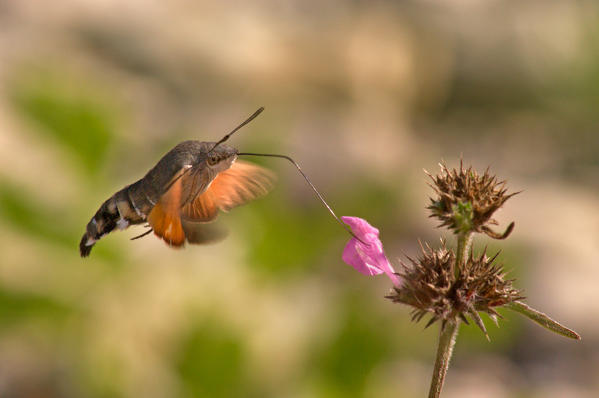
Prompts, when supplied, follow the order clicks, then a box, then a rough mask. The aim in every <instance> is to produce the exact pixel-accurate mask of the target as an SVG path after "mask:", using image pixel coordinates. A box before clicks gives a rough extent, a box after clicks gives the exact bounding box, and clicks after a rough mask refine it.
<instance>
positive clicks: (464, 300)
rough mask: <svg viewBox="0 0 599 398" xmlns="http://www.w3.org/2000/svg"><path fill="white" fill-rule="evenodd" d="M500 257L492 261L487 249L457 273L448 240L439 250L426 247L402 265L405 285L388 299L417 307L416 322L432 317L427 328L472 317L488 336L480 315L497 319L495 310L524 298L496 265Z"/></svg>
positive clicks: (469, 259) (395, 290)
mask: <svg viewBox="0 0 599 398" xmlns="http://www.w3.org/2000/svg"><path fill="white" fill-rule="evenodd" d="M496 258H497V255H495V256H493V257H491V258H489V257H488V256H487V255H486V250H485V252H483V253H482V254H481V255H480V256H478V257H473V256H472V255H470V257H469V258H468V259H467V261H466V262H465V264H464V265H462V266H461V267H460V268H461V269H460V272H459V273H458V272H454V271H455V267H456V266H457V265H456V256H455V253H454V252H453V251H452V250H450V249H447V247H446V245H445V242H444V241H442V242H441V247H440V248H438V249H432V248H431V247H430V246H429V245H428V244H426V245H425V246H424V247H422V252H421V254H420V256H419V257H418V258H417V259H412V258H409V263H407V264H406V263H404V262H402V263H401V264H402V268H403V273H400V276H401V278H402V280H403V283H402V285H401V286H400V287H395V288H393V290H392V291H391V293H390V294H389V295H388V296H387V298H388V299H390V300H392V301H393V302H396V303H402V304H407V305H409V306H411V307H413V311H412V320H414V321H419V320H421V319H422V318H423V317H424V316H425V315H426V314H430V315H431V319H430V321H429V322H428V324H427V327H428V326H430V325H431V324H433V323H434V322H436V321H437V320H441V321H443V323H445V322H447V321H449V320H455V319H457V318H460V319H462V320H464V321H465V322H466V323H468V321H467V317H469V318H470V319H472V320H473V321H474V322H475V324H476V325H477V326H479V327H480V328H481V330H483V332H484V333H485V335H486V329H485V327H484V324H483V322H482V320H481V319H480V316H479V314H478V312H479V311H482V312H486V313H487V314H489V315H490V316H491V318H492V319H495V317H497V316H498V313H497V312H496V311H495V308H497V307H500V306H503V305H506V304H508V303H510V302H512V301H515V300H519V299H522V298H523V297H522V295H521V292H520V291H519V290H518V289H516V288H514V287H513V285H512V282H513V281H512V280H509V279H506V277H505V273H504V272H503V270H502V267H501V266H500V265H498V264H496V263H495V259H496Z"/></svg>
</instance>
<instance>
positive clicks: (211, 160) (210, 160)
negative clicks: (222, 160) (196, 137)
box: [208, 156, 218, 166]
mask: <svg viewBox="0 0 599 398" xmlns="http://www.w3.org/2000/svg"><path fill="white" fill-rule="evenodd" d="M217 163H218V158H217V157H216V156H210V157H209V158H208V164H209V165H210V166H214V165H215V164H217Z"/></svg>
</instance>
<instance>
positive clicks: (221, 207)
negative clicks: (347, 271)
mask: <svg viewBox="0 0 599 398" xmlns="http://www.w3.org/2000/svg"><path fill="white" fill-rule="evenodd" d="M263 110H264V108H260V109H258V110H257V111H256V112H254V114H253V115H252V116H250V117H249V118H248V119H247V120H245V121H244V122H243V123H241V124H240V125H239V126H237V127H236V128H235V129H233V130H232V131H231V132H230V133H228V134H227V135H225V136H224V137H223V138H222V139H220V140H219V141H217V142H200V141H184V142H182V143H180V144H179V145H177V146H175V147H174V148H173V149H171V150H170V151H169V152H168V153H167V154H166V155H164V156H163V157H162V159H160V160H159V161H158V163H157V164H156V166H154V167H153V168H152V169H151V170H150V171H148V173H147V174H146V175H145V176H144V177H143V178H141V179H140V180H138V181H136V182H134V183H133V184H131V185H127V186H126V187H125V188H123V189H121V190H120V191H118V192H117V193H115V194H114V195H113V196H112V197H110V198H109V199H108V200H106V201H105V202H104V203H103V204H102V206H100V209H98V211H97V212H96V214H95V215H94V216H93V217H92V219H91V220H90V222H89V223H88V224H87V228H86V231H85V233H84V234H83V237H82V238H81V242H80V243H79V252H80V254H81V257H87V256H89V254H90V252H91V250H92V247H93V246H94V245H95V244H96V242H97V241H98V240H99V239H100V238H101V237H102V236H104V235H106V234H108V233H110V232H112V231H113V230H114V229H115V228H118V229H120V230H123V229H126V228H128V227H129V226H130V225H136V224H143V223H147V224H148V226H149V227H150V228H151V229H150V230H149V231H147V232H145V233H143V234H141V235H139V236H136V237H134V238H132V239H138V238H141V237H143V236H146V235H148V234H149V233H151V232H152V231H153V232H154V234H155V235H156V236H158V237H159V238H161V239H162V240H164V241H165V242H166V243H167V244H169V245H170V246H171V247H181V246H183V245H184V244H185V242H188V243H193V244H201V243H209V242H212V241H215V240H217V239H219V238H220V237H222V236H223V232H222V230H219V229H218V228H214V226H213V225H212V224H210V223H211V222H213V221H214V220H215V219H216V217H217V215H218V212H219V211H225V212H226V211H229V210H231V209H232V208H234V207H237V206H240V205H243V204H245V203H247V202H249V201H252V200H254V199H257V198H259V197H262V196H264V195H266V193H268V191H269V190H270V189H271V188H272V186H273V183H274V180H275V176H274V174H273V173H272V172H271V171H269V170H266V169H264V168H262V167H260V166H256V165H254V164H251V163H246V162H243V161H237V157H238V156H242V155H246V156H268V157H276V158H283V159H286V160H288V161H290V162H291V163H293V165H294V166H295V167H296V168H297V170H298V171H299V172H300V174H301V175H302V176H303V177H304V179H305V180H306V182H307V183H308V184H309V185H310V187H311V188H312V190H314V192H315V193H316V195H317V196H318V199H319V200H320V201H321V202H322V203H323V204H324V206H325V207H326V208H327V210H328V211H329V213H331V215H332V216H333V217H334V218H335V219H336V220H337V222H339V223H340V224H341V225H342V226H343V228H345V230H346V231H347V232H349V234H350V235H352V236H353V237H355V238H356V239H358V240H359V241H361V242H362V240H361V239H360V238H359V237H357V236H356V235H354V233H353V232H352V231H351V229H349V227H348V226H347V225H346V224H344V223H343V222H342V221H341V220H340V219H339V217H337V215H336V214H335V212H334V211H333V209H331V207H330V206H329V205H328V204H327V202H326V201H325V200H324V198H323V197H322V195H321V194H320V193H319V192H318V190H317V189H316V187H315V186H314V185H313V184H312V182H310V180H309V179H308V177H307V176H306V174H304V172H303V171H302V169H301V168H300V166H299V165H298V164H297V163H296V162H295V161H294V160H293V159H292V158H290V157H289V156H286V155H277V154H264V153H249V152H239V151H238V150H237V149H235V148H233V147H231V146H228V145H223V142H225V141H226V140H228V139H229V137H230V136H231V135H233V134H234V133H235V132H236V131H237V130H239V129H240V128H241V127H243V126H245V125H246V124H247V123H249V122H250V121H252V120H253V119H254V118H255V117H256V116H258V115H259V114H260V113H261V112H262V111H263Z"/></svg>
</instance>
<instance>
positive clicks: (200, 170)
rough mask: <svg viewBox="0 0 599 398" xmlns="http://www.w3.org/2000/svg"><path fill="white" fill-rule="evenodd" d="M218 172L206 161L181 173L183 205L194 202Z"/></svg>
mask: <svg viewBox="0 0 599 398" xmlns="http://www.w3.org/2000/svg"><path fill="white" fill-rule="evenodd" d="M216 176H217V173H216V172H215V171H214V170H213V169H211V168H210V167H207V166H206V164H205V163H200V164H198V165H195V166H192V167H190V168H189V169H185V170H184V172H183V173H182V175H181V178H180V179H181V206H180V207H183V206H185V205H187V204H189V203H191V202H193V201H194V200H195V199H196V198H197V197H198V195H200V194H202V193H203V192H204V191H206V189H207V188H208V187H209V186H210V183H211V182H212V181H213V180H214V178H215V177H216Z"/></svg>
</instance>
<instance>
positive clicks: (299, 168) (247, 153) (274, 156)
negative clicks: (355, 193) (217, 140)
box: [237, 152, 367, 245]
mask: <svg viewBox="0 0 599 398" xmlns="http://www.w3.org/2000/svg"><path fill="white" fill-rule="evenodd" d="M237 155H239V156H240V155H247V156H267V157H273V158H282V159H287V160H289V161H290V162H291V163H293V165H294V166H295V167H296V168H297V170H298V171H299V172H300V174H301V175H302V176H303V177H304V179H305V180H306V182H307V183H308V185H310V187H311V188H312V190H313V191H314V192H315V193H316V196H318V199H320V201H321V202H322V204H324V206H325V207H326V208H327V210H328V211H329V213H331V215H332V216H333V217H334V218H335V220H337V222H338V223H339V224H341V226H342V227H343V228H344V229H345V230H346V231H347V232H349V234H350V235H351V236H353V237H354V238H356V239H357V240H359V241H360V242H362V243H364V244H365V245H367V243H366V242H364V241H363V240H362V239H360V238H358V237H357V236H356V235H355V234H354V233H353V232H352V230H351V229H349V227H348V225H347V224H346V223H344V222H343V221H341V220H340V219H339V217H337V215H336V214H335V212H334V211H333V209H331V206H329V204H328V203H327V202H326V200H324V198H323V197H322V195H321V194H320V192H318V190H317V189H316V187H315V186H314V184H312V181H310V179H309V178H308V176H307V175H306V174H304V172H303V171H302V169H301V167H300V166H299V164H297V162H296V161H295V160H293V159H291V158H290V157H289V156H286V155H277V154H272V153H249V152H242V153H238V154H237Z"/></svg>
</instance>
